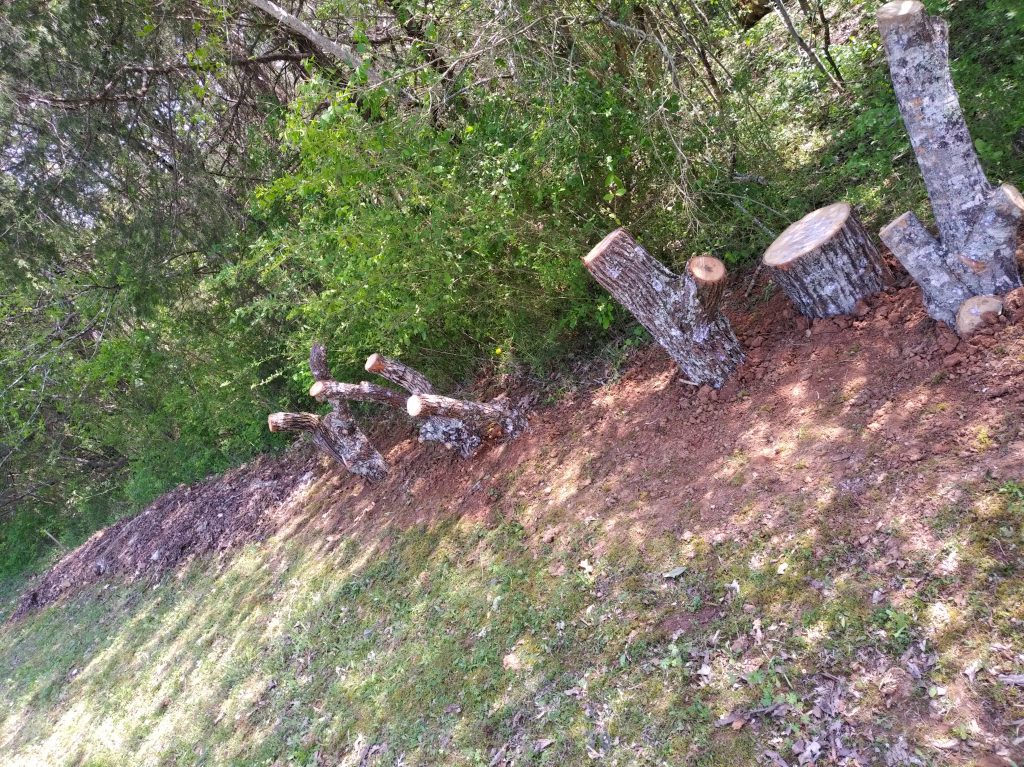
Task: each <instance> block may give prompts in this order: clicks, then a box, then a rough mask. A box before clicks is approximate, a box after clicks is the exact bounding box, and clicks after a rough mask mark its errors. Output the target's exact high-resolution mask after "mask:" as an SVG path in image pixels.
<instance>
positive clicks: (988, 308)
mask: <svg viewBox="0 0 1024 767" xmlns="http://www.w3.org/2000/svg"><path fill="white" fill-rule="evenodd" d="M1002 313H1003V301H1002V299H1000V298H999V297H998V296H973V297H971V298H968V299H967V300H966V301H964V302H963V303H962V304H960V308H959V309H958V310H957V313H956V334H957V335H958V336H960V337H961V338H967V336H969V335H971V334H973V333H974V332H975V331H976V330H978V329H980V328H983V327H984V326H985V325H987V324H988V322H989V320H990V319H991V320H993V321H994V320H996V319H997V318H998V317H999V315H1000V314H1002Z"/></svg>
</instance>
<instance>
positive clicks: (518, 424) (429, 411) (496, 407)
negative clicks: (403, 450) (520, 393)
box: [406, 394, 526, 439]
mask: <svg viewBox="0 0 1024 767" xmlns="http://www.w3.org/2000/svg"><path fill="white" fill-rule="evenodd" d="M406 409H407V410H408V412H409V415H411V416H413V417H414V418H416V417H421V416H442V417H445V418H454V419H457V420H459V421H460V422H462V423H470V424H473V425H474V426H476V427H477V428H479V429H480V430H481V431H486V430H487V429H489V428H492V427H500V429H501V431H502V432H503V433H504V435H505V436H506V437H508V438H509V439H514V438H515V437H518V436H519V435H520V434H522V433H523V431H524V430H525V428H526V418H525V417H524V416H523V414H522V413H521V412H520V411H519V410H517V409H515V408H510V407H506V406H505V405H502V404H499V403H496V402H469V401H467V400H461V399H453V398H452V397H443V396H441V395H440V394H414V395H413V396H411V397H409V401H408V402H407V403H406Z"/></svg>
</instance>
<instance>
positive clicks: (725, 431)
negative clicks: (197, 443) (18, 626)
mask: <svg viewBox="0 0 1024 767" xmlns="http://www.w3.org/2000/svg"><path fill="white" fill-rule="evenodd" d="M734 314H736V313H734ZM857 314H858V315H859V316H851V317H843V318H838V319H833V320H825V321H815V322H813V323H812V322H809V321H808V320H807V319H806V318H803V317H799V316H794V313H793V311H792V310H791V309H790V307H789V305H788V304H787V302H786V300H785V298H784V297H782V296H781V295H775V296H774V297H773V298H772V299H771V300H770V301H767V302H762V303H755V304H754V305H752V306H750V307H747V308H746V310H745V311H743V313H742V314H741V315H740V316H737V317H735V319H734V327H735V328H736V330H737V334H738V335H739V336H740V339H741V341H742V342H743V344H744V346H745V348H746V350H747V361H746V362H745V363H744V365H743V366H742V368H741V369H740V370H739V371H738V373H737V374H736V375H735V376H734V377H733V379H732V380H730V382H729V383H727V385H726V386H725V387H724V388H723V390H722V391H720V392H714V391H712V390H710V389H707V388H703V389H700V390H696V389H694V388H693V387H692V386H690V385H687V384H685V383H683V382H681V381H680V380H679V378H678V376H677V375H676V371H675V368H674V366H673V365H672V364H671V362H670V361H669V359H668V357H667V355H665V354H664V352H662V351H661V349H659V348H658V347H650V348H648V349H646V350H644V351H642V352H639V353H638V354H636V355H635V358H634V359H632V360H630V363H629V365H628V368H627V370H626V371H625V372H624V374H623V375H622V377H621V378H620V379H619V380H617V381H615V382H613V383H608V384H605V385H603V386H600V387H596V388H594V389H592V390H588V391H583V392H577V393H575V394H571V395H568V396H566V397H564V398H563V399H562V400H561V401H560V402H559V403H558V404H557V405H554V406H551V407H546V408H541V409H538V410H535V411H534V412H533V413H532V414H531V416H530V429H529V431H528V432H527V433H526V434H525V435H524V436H523V437H521V438H520V439H518V440H516V441H514V442H511V443H508V444H492V445H490V446H489V447H487V448H485V449H484V450H483V451H481V453H480V454H479V455H478V456H477V457H475V458H474V459H472V460H470V461H463V460H461V459H459V458H458V457H457V456H455V455H453V454H451V453H448V452H446V451H444V450H443V449H440V448H438V447H437V446H436V445H429V444H427V445H420V444H418V443H417V442H416V440H415V437H414V436H413V435H414V432H413V429H412V425H411V423H409V424H402V425H401V426H395V425H392V426H391V427H389V428H387V429H382V430H380V431H381V432H383V433H377V434H376V435H375V441H376V442H377V443H378V447H379V448H380V449H381V452H382V453H383V454H384V455H385V456H386V458H387V460H388V462H389V463H390V465H391V467H392V471H391V474H390V476H389V477H388V478H387V479H386V480H385V481H384V482H382V483H381V484H379V485H377V486H374V487H369V486H367V485H365V484H364V483H363V482H362V481H361V480H358V479H356V478H354V477H351V476H350V475H347V474H346V473H345V472H344V471H343V470H342V469H340V468H339V467H337V466H335V465H332V464H330V463H329V462H328V461H327V460H326V459H323V458H321V457H320V456H319V455H317V454H316V453H315V452H313V450H312V448H310V447H308V446H301V447H298V448H297V449H294V450H292V451H289V452H288V453H287V454H285V455H284V456H280V457H266V456H265V457H262V458H260V459H259V460H257V461H254V462H252V463H251V464H249V465H246V466H242V467H240V468H238V469H235V470H233V471H231V472H228V473H227V474H225V475H223V476H221V477H217V478H214V479H210V480H208V481H206V482H203V483H200V484H198V485H196V486H194V487H179V488H178V489H176V490H174V491H172V492H170V493H168V494H166V495H164V496H163V497H161V498H160V499H158V500H157V501H156V502H155V503H154V504H153V505H151V506H150V507H149V508H147V509H146V510H145V511H143V512H142V513H140V514H139V515H137V516H135V517H132V518H128V519H124V520H121V521H120V522H118V523H117V524H115V525H113V526H111V527H109V528H107V529H105V530H102V531H100V532H98V533H96V534H95V535H93V536H92V537H91V538H90V539H89V540H88V541H87V542H86V543H85V544H83V545H82V546H80V547H79V548H78V549H76V550H75V551H73V552H71V553H70V554H68V555H67V556H65V557H64V558H63V559H61V560H60V562H58V563H57V565H55V566H54V567H53V568H52V569H51V570H50V571H49V572H47V573H45V574H43V575H41V576H40V577H39V578H38V579H37V582H36V583H35V584H34V585H33V587H32V588H31V590H30V591H29V592H28V593H26V594H25V595H24V596H23V597H22V599H21V602H20V605H19V607H18V609H17V611H16V613H15V615H16V616H17V615H23V614H25V613H26V612H28V611H31V610H33V609H36V608H38V607H40V606H42V605H46V604H49V603H51V602H54V601H55V600H58V599H59V598H61V597H62V596H64V595H66V594H68V593H70V592H72V591H73V590H75V589H77V588H80V587H81V586H83V585H85V584H88V583H90V582H93V581H96V580H98V579H100V578H106V577H111V576H117V577H121V578H127V579H137V578H142V577H155V576H159V575H160V574H161V573H163V572H164V571H166V570H168V569H170V568H174V567H177V566H179V565H180V564H182V563H183V562H185V561H188V560H191V559H193V558H195V557H197V556H200V555H206V554H210V553H221V554H222V553H223V552H225V551H226V550H229V549H231V548H233V547H237V546H239V545H241V544H244V543H247V542H251V541H256V540H260V539H263V538H266V537H268V536H270V535H273V534H280V533H281V532H282V531H283V532H285V533H288V532H290V531H295V530H297V529H299V528H303V529H307V528H313V529H314V530H317V532H318V535H317V536H316V539H315V540H317V541H320V543H319V544H317V545H324V546H330V545H333V541H335V540H337V539H338V538H340V537H341V536H342V535H359V534H360V532H368V531H374V532H377V533H379V530H380V529H381V528H382V527H394V528H398V529H403V528H407V527H409V526H412V525H417V524H430V523H433V522H436V521H439V520H440V519H443V518H447V517H450V516H453V515H454V516H460V517H467V516H468V517H475V518H479V519H489V518H494V517H496V516H501V517H516V518H517V519H518V520H519V521H520V522H521V523H522V524H523V525H524V527H525V528H526V529H527V531H528V532H530V533H532V534H535V535H537V536H538V537H539V538H543V539H544V540H552V539H553V538H554V537H555V536H557V535H558V533H559V528H560V523H559V514H562V515H564V514H581V515H582V514H587V515H588V517H590V516H592V517H593V519H594V521H595V522H597V523H598V524H599V525H601V528H602V530H603V532H604V533H605V536H606V537H608V538H614V537H616V536H623V535H625V536H630V537H632V538H634V539H637V538H639V539H641V540H642V536H644V535H646V534H649V533H653V532H665V531H675V532H677V533H678V534H679V535H681V536H683V537H686V536H697V537H699V538H704V539H707V540H708V542H709V543H714V542H716V541H718V540H721V539H722V538H723V537H724V536H730V537H731V536H742V535H745V534H751V532H752V531H754V530H761V529H765V528H772V529H774V528H776V527H782V526H784V525H787V524H788V525H791V526H792V525H798V526H799V525H808V524H814V520H809V519H807V518H800V519H795V518H793V515H792V514H789V513H788V512H787V510H786V508H785V507H784V505H783V504H782V502H781V501H779V502H777V503H776V502H775V501H774V500H773V499H784V498H786V497H792V496H793V495H794V494H796V493H800V492H802V489H803V488H804V487H805V486H806V485H809V483H811V481H812V479H813V482H814V483H815V485H816V486H818V487H821V486H825V485H827V486H829V487H831V488H834V490H835V498H834V500H833V501H832V505H833V508H832V509H831V511H832V512H834V514H835V515H836V516H838V515H845V516H847V517H851V518H852V522H853V523H855V524H863V525H864V526H865V528H866V529H871V526H872V525H874V524H875V522H876V520H874V519H867V518H861V517H859V516H858V498H859V497H860V496H861V495H862V494H864V493H867V492H870V491H872V489H882V490H883V491H884V492H886V493H887V494H888V496H889V501H888V504H889V508H891V509H893V510H894V511H893V513H897V511H898V510H899V509H900V508H901V507H904V508H912V509H914V511H915V512H916V513H920V512H921V509H920V508H918V507H915V504H916V503H917V497H918V493H919V492H921V491H923V490H924V489H925V488H926V486H927V488H928V489H932V490H933V489H934V488H935V487H937V486H945V485H944V484H943V483H946V484H948V486H949V487H951V488H952V487H955V486H956V485H957V483H959V482H963V481H968V480H972V479H973V480H978V479H981V478H984V477H985V476H991V477H994V478H999V479H1014V478H1018V479H1019V478H1021V477H1022V476H1024V469H1022V466H1024V442H1022V438H1021V430H1022V428H1024V419H1022V412H1024V386H1022V373H1024V322H1021V320H1022V319H1024V290H1022V291H1020V292H1018V294H1017V295H1011V297H1010V299H1009V300H1008V302H1007V312H1006V316H1004V317H1002V318H1000V320H999V321H998V322H995V323H994V324H992V325H990V326H989V327H986V328H985V329H983V330H982V331H981V332H979V333H978V334H977V335H975V336H974V337H972V339H971V340H969V341H960V340H959V339H958V338H957V337H956V336H955V335H954V334H953V333H952V332H951V331H949V329H948V328H946V327H945V326H939V325H936V323H934V322H933V321H932V320H930V319H929V318H928V317H927V316H926V315H925V313H924V311H923V308H922V306H921V300H920V294H919V292H918V290H917V289H916V288H915V287H912V286H908V285H907V284H906V282H904V283H903V284H902V285H901V286H899V287H897V288H892V289H889V290H888V291H887V292H886V293H884V294H881V295H878V296H875V297H874V298H873V299H871V300H870V301H869V302H868V303H867V304H866V305H864V306H863V307H862V308H861V310H860V311H858V313H857ZM794 434H795V435H796V436H793V435H794ZM787 435H788V436H787ZM925 466H926V467H927V471H924V470H923V468H922V467H925ZM951 492H952V491H951ZM752 494H753V497H759V498H768V499H769V500H768V502H767V503H766V504H765V505H763V506H762V507H761V508H760V511H759V512H758V514H756V515H751V514H749V513H745V512H744V509H745V508H749V499H750V498H751V497H752ZM538 499H539V500H538ZM875 506H876V511H875V512H874V513H875V514H879V513H889V512H888V511H886V510H885V509H884V506H885V504H882V507H883V512H879V511H878V510H877V507H878V506H879V505H878V504H875ZM821 513H822V514H828V513H829V510H828V509H826V510H824V511H822V512H821ZM563 518H564V517H563ZM926 537H927V536H925V538H926ZM923 539H924V538H923Z"/></svg>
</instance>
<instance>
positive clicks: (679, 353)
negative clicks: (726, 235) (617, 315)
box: [583, 229, 743, 389]
mask: <svg viewBox="0 0 1024 767" xmlns="http://www.w3.org/2000/svg"><path fill="white" fill-rule="evenodd" d="M583 264H584V266H586V267H587V270H588V271H589V272H590V273H591V274H592V275H593V276H594V279H596V280H597V281H598V282H599V283H601V285H602V286H603V287H604V288H605V289H606V290H607V291H608V292H609V293H611V294H612V296H613V297H614V298H615V300H616V301H618V302H619V303H620V304H622V305H623V306H625V307H626V308H627V309H628V310H629V311H630V313H631V314H632V315H633V316H634V317H636V319H637V320H638V321H639V322H640V324H641V325H643V326H644V327H645V328H647V330H649V331H650V333H651V335H652V336H654V340H655V341H657V342H658V343H659V344H661V346H662V347H664V349H665V351H667V352H668V353H669V355H670V356H671V357H672V359H673V360H675V362H676V364H677V365H679V367H680V369H681V370H682V371H683V374H684V375H685V376H686V377H687V378H688V379H689V380H690V382H691V383H693V384H710V385H711V386H713V387H715V388H716V389H719V388H721V387H722V384H724V383H725V380H726V378H728V377H729V375H730V374H731V373H732V372H733V370H735V369H736V367H737V365H739V364H740V362H742V361H743V350H742V348H741V347H740V343H739V341H738V340H737V339H736V334H735V333H733V331H732V327H731V326H730V325H729V320H727V319H726V318H725V315H723V314H722V312H721V309H720V304H721V299H722V295H723V293H724V290H725V281H726V272H725V265H724V264H722V262H721V261H719V260H718V259H717V258H712V257H710V256H699V257H697V258H692V259H690V261H689V262H688V263H687V265H686V268H685V269H684V270H683V274H682V275H676V274H673V273H672V272H670V271H669V270H668V269H666V268H665V267H664V266H663V265H662V264H661V263H659V262H658V261H656V260H655V259H654V258H653V257H652V256H651V255H650V254H649V253H648V252H647V251H646V250H644V248H643V246H641V245H640V243H638V242H637V241H636V240H634V239H633V237H632V235H630V233H629V232H627V231H626V230H625V229H616V230H615V231H614V232H612V233H611V234H609V235H608V236H607V237H605V238H604V239H603V240H601V242H599V243H598V244H597V245H596V246H595V247H594V249H593V250H591V251H590V253H588V254H587V255H586V256H585V257H584V259H583Z"/></svg>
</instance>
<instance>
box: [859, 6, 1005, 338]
mask: <svg viewBox="0 0 1024 767" xmlns="http://www.w3.org/2000/svg"><path fill="white" fill-rule="evenodd" d="M878 29H879V32H880V33H881V35H882V42H883V43H884V45H885V52H886V55H887V56H888V58H889V72H890V75H891V77H892V83H893V89H894V90H895V92H896V100H897V102H898V104H899V108H900V114H901V115H902V116H903V122H904V125H905V126H906V129H907V133H908V134H909V135H910V143H911V145H912V146H913V148H914V154H915V156H916V157H917V163H918V166H919V167H920V170H921V175H922V176H923V177H924V182H925V187H926V188H927V189H928V198H929V200H930V201H931V206H932V212H933V213H934V215H935V222H936V225H937V227H938V230H939V237H938V238H936V237H934V236H933V235H932V234H931V233H930V232H929V231H928V230H927V229H926V228H925V227H924V225H923V224H922V223H921V222H920V220H918V218H917V217H916V216H915V215H914V214H913V213H904V214H903V215H902V216H900V217H899V218H897V219H896V220H895V221H893V222H892V223H891V224H889V225H888V226H886V227H885V228H884V229H882V231H881V237H882V241H883V242H884V243H885V244H886V245H888V246H889V248H890V249H891V250H892V252H893V253H894V254H895V256H896V258H898V259H899V260H900V263H902V264H903V266H904V267H905V268H906V270H907V271H908V272H909V273H910V276H911V277H912V278H913V279H914V280H915V281H916V282H917V283H918V284H919V285H920V287H921V292H922V294H923V298H924V304H925V308H926V309H927V311H928V314H929V315H930V316H931V317H933V318H934V319H936V320H940V321H942V322H945V323H947V324H948V325H950V326H952V327H956V316H957V312H958V310H959V308H960V306H961V304H963V302H964V301H966V300H967V299H969V298H972V297H974V296H984V295H1002V294H1004V293H1007V292H1009V291H1010V290H1013V289H1014V288H1017V287H1019V286H1020V284H1021V280H1020V272H1019V270H1018V267H1017V263H1016V259H1015V253H1016V250H1017V246H1018V244H1019V237H1020V230H1019V223H1020V221H1021V219H1024V197H1021V194H1020V192H1018V191H1017V189H1016V188H1014V187H1013V186H1011V185H1010V184H1003V185H1002V186H999V187H993V185H992V184H990V183H989V180H988V178H986V176H985V173H984V171H983V170H982V168H981V163H980V162H979V160H978V155H977V153H976V152H975V150H974V143H973V142H972V140H971V134H970V132H969V131H968V129H967V123H966V122H965V121H964V116H963V113H962V112H961V110H960V102H959V99H958V98H957V93H956V89H955V88H954V86H953V78H952V75H951V73H950V69H949V27H948V25H947V24H946V22H945V21H944V20H943V19H941V18H938V17H934V16H929V15H928V13H927V11H926V10H925V7H924V6H923V5H922V4H921V3H920V2H918V0H897V2H890V3H888V4H886V5H884V6H882V8H881V9H880V10H879V11H878Z"/></svg>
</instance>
